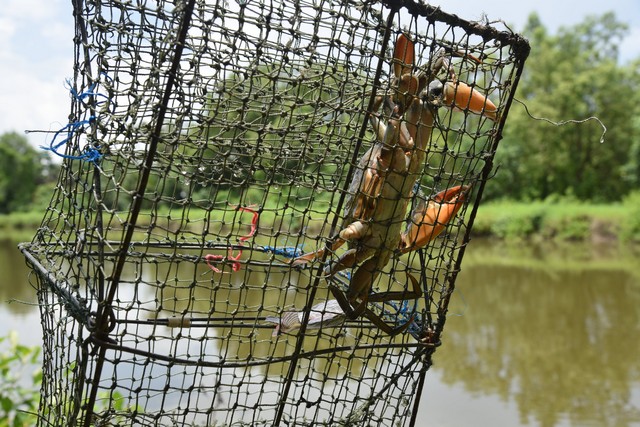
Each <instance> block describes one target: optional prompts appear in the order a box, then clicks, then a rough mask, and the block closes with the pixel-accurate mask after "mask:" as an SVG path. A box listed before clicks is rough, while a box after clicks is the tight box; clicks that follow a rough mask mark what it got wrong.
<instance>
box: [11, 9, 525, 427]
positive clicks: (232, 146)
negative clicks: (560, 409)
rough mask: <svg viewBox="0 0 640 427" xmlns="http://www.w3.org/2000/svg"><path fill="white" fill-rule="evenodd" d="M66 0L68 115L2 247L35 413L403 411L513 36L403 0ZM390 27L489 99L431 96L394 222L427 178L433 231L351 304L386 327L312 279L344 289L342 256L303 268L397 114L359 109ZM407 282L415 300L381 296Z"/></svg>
mask: <svg viewBox="0 0 640 427" xmlns="http://www.w3.org/2000/svg"><path fill="white" fill-rule="evenodd" d="M73 3H74V15H75V22H76V36H75V63H74V69H73V76H72V78H70V79H69V82H68V83H69V88H70V96H71V110H70V114H69V124H68V125H67V126H65V127H64V128H63V129H61V130H60V131H59V132H58V133H56V134H55V135H54V136H53V137H52V140H51V144H50V146H49V149H50V150H51V151H53V152H54V153H56V154H58V155H59V156H61V157H62V158H63V160H62V162H63V163H62V172H61V174H60V177H59V181H58V185H57V188H56V190H55V192H54V194H53V195H52V199H51V203H50V206H49V207H48V209H47V211H46V213H45V215H44V220H43V222H42V225H41V227H40V228H39V230H38V232H37V235H36V236H35V237H34V239H33V241H32V242H31V243H29V244H24V245H23V246H22V249H23V252H24V254H25V256H26V257H27V260H28V262H29V263H30V265H32V267H33V269H34V271H35V273H36V274H35V275H34V278H35V280H34V284H35V285H36V287H37V292H38V296H39V302H40V307H41V315H42V325H43V331H44V342H43V345H44V361H43V371H44V372H43V373H44V380H43V386H42V398H41V404H40V411H39V421H40V425H43V426H45V425H46V426H49V425H65V426H66V425H167V426H174V425H175V426H177V425H180V426H187V425H189V426H191V425H194V426H196V425H197V426H204V425H207V426H213V425H314V426H315V425H332V426H333V425H363V426H369V425H385V426H392V425H393V426H396V425H414V424H415V422H416V418H415V417H416V413H417V409H418V405H419V403H420V400H421V397H422V389H423V384H424V379H425V374H426V372H427V370H428V369H429V367H430V366H431V357H432V354H433V352H434V351H435V350H436V348H437V347H438V345H439V344H440V337H441V335H442V331H443V328H444V324H445V320H446V315H447V310H448V303H449V299H450V297H451V294H452V292H453V290H454V286H455V279H456V275H457V273H458V272H459V270H460V266H461V262H462V257H463V255H464V249H465V246H466V244H467V242H468V240H469V232H470V230H471V226H472V224H473V219H474V217H475V212H476V209H477V208H478V203H479V201H480V198H481V194H482V189H483V188H484V185H485V183H486V181H487V180H488V179H489V178H490V177H491V174H492V173H493V170H494V165H493V156H494V154H495V151H496V149H497V146H498V141H499V140H500V135H501V132H502V128H503V126H504V124H505V121H506V117H507V112H508V109H509V106H510V103H511V100H512V97H513V91H514V88H515V86H516V85H517V81H518V78H519V76H520V73H521V71H522V67H523V64H524V61H525V59H526V56H527V54H528V44H527V42H526V40H523V39H522V38H521V37H519V36H517V35H516V34H513V33H511V32H510V31H509V30H508V29H501V30H500V31H498V30H496V29H494V28H493V27H491V26H489V25H484V24H479V23H470V22H466V21H463V20H461V19H459V18H458V17H457V16H455V15H449V14H447V13H444V12H442V11H441V10H439V9H435V8H432V7H430V6H427V5H424V4H421V3H413V2H411V1H409V0H407V1H405V2H397V3H396V2H392V3H378V2H350V1H343V2H338V1H328V0H313V1H308V0H298V1H291V2H279V1H271V2H270V1H265V0H246V1H243V2H240V1H238V2H235V1H233V0H229V1H224V2H222V1H219V2H215V1H206V2H205V1H200V0H198V1H194V0H174V1H150V0H138V1H118V0H108V1H106V0H105V1H83V0H74V2H73ZM400 34H405V35H407V37H408V38H410V39H411V40H413V42H414V43H415V58H416V59H415V66H416V69H417V70H422V72H425V73H426V71H428V70H429V69H430V68H432V67H434V62H435V61H434V58H437V57H438V55H441V53H440V52H444V54H445V55H446V56H447V57H448V58H450V71H449V72H448V73H447V72H445V73H441V74H440V76H439V78H440V79H442V80H443V81H444V80H446V79H449V80H451V79H452V78H453V77H452V76H453V75H454V74H455V78H456V79H457V80H458V81H460V82H465V83H467V84H468V85H470V86H471V87H473V88H474V89H475V90H476V91H477V92H478V93H482V94H483V95H484V96H486V97H487V98H488V99H489V100H490V101H492V102H493V103H494V104H495V107H496V110H497V111H493V113H492V114H493V117H490V116H491V114H487V111H488V110H489V108H486V106H485V108H486V111H485V112H484V113H482V112H478V111H476V112H474V111H470V108H471V107H469V108H466V106H460V105H458V108H456V109H454V108H449V107H451V105H442V106H441V107H440V108H438V109H437V110H436V109H435V107H434V109H433V111H435V112H436V113H435V121H434V123H433V130H432V134H431V141H430V144H429V146H428V147H427V148H426V152H425V153H423V154H424V155H425V157H426V161H424V162H423V164H421V165H420V166H419V168H418V170H417V172H416V174H417V180H416V184H415V185H413V186H412V187H411V191H410V192H407V191H405V193H403V194H402V197H404V198H405V199H407V198H408V199H410V200H404V203H405V204H406V211H404V210H403V211H402V212H401V220H402V221H403V222H404V221H405V220H406V219H409V217H410V214H409V212H410V211H411V209H413V208H415V207H420V206H422V207H424V206H427V205H428V206H432V204H433V203H434V202H437V201H438V196H437V195H438V194H442V193H441V192H442V191H444V190H447V189H451V188H454V187H458V188H464V189H465V194H466V197H465V198H464V200H462V199H460V201H461V203H460V204H459V205H460V206H459V208H460V210H459V211H457V212H455V213H454V214H453V216H452V217H451V218H448V220H447V221H446V223H444V224H442V225H445V226H446V227H443V228H444V230H443V231H442V232H441V233H440V235H439V236H438V237H437V238H433V239H432V240H431V241H429V242H428V243H427V244H426V245H425V246H424V247H421V248H420V249H417V250H414V251H410V252H408V253H405V254H400V252H399V251H398V250H391V249H393V248H391V249H390V250H389V251H388V253H391V255H392V256H391V257H390V260H389V261H388V262H387V263H386V264H385V265H384V266H383V267H380V268H383V271H382V272H379V271H377V270H376V271H375V275H374V276H375V277H374V280H373V281H372V283H371V291H372V292H386V291H389V290H392V291H395V292H396V294H398V293H399V294H401V296H400V297H398V298H395V299H393V300H389V301H387V300H375V299H374V298H372V300H371V301H365V305H364V307H366V308H367V310H368V312H370V313H372V314H373V315H375V316H377V317H378V318H379V319H380V320H382V321H383V322H384V323H385V324H387V325H389V326H390V327H392V328H396V327H397V328H400V329H402V328H401V327H402V326H403V325H404V329H403V330H402V331H400V333H398V334H396V335H393V336H392V335H390V334H388V333H386V332H384V331H382V330H381V329H380V327H379V325H378V324H376V323H375V322H373V321H372V320H371V317H367V316H366V315H355V316H348V315H346V314H347V313H345V310H344V306H343V305H340V304H339V303H338V302H336V298H335V293H334V292H332V291H330V290H329V285H332V286H334V287H335V288H336V289H339V290H341V291H342V292H345V294H347V293H348V291H347V290H348V289H349V287H350V286H351V285H352V283H354V282H356V281H357V277H358V268H359V267H360V266H361V264H362V263H363V261H362V262H361V260H359V261H358V262H356V263H355V265H353V266H350V267H349V268H344V269H336V270H335V271H333V273H334V274H327V269H329V270H330V269H331V268H330V267H328V266H335V265H336V263H338V264H339V263H341V262H344V258H340V257H341V256H343V254H345V251H346V250H347V249H344V247H343V248H335V247H333V246H332V244H333V242H335V241H336V235H337V233H338V232H339V231H340V230H341V229H342V228H343V222H344V221H345V217H347V216H348V209H345V207H348V206H349V204H350V203H351V202H352V201H353V198H354V197H356V194H354V192H353V190H352V189H350V188H351V186H350V184H351V182H352V181H353V180H355V179H362V175H363V174H365V173H366V172H367V171H366V170H364V171H363V170H362V169H360V170H359V168H361V166H359V164H360V163H359V160H360V159H361V158H362V157H363V155H364V153H365V151H366V150H368V149H369V147H371V146H372V145H374V144H376V140H377V141H378V143H379V142H380V139H381V138H383V135H382V136H381V133H384V132H377V131H376V129H375V128H374V126H372V123H381V126H382V127H383V128H384V127H385V126H386V127H389V126H388V125H389V123H392V118H390V117H391V116H393V114H396V117H395V119H397V122H398V123H401V122H403V120H404V121H405V122H406V123H409V120H407V117H406V114H409V113H408V112H407V113H406V114H405V115H404V116H403V115H402V114H400V115H399V116H398V113H397V109H396V110H395V111H396V112H395V113H394V112H393V111H392V112H391V113H389V112H388V111H387V113H383V112H382V110H384V108H380V109H378V110H375V109H372V105H374V102H373V101H374V100H375V99H376V98H375V96H374V95H376V94H378V95H379V94H385V93H389V90H390V88H391V89H393V88H392V87H391V83H390V82H392V81H393V79H394V75H393V71H392V70H393V68H392V66H391V64H392V62H393V55H394V46H395V43H396V41H397V40H398V39H399V38H400V37H401V36H400ZM415 72H416V73H417V72H418V71H415ZM411 73H414V71H411ZM433 80H435V79H433ZM417 95H420V94H417ZM416 99H418V100H417V101H415V102H423V103H425V104H424V105H426V102H427V101H426V100H425V99H423V100H422V101H420V100H419V99H420V97H419V96H418V97H417V98H416ZM65 114H66V113H65ZM385 114H386V115H385ZM376 119H377V122H376V121H375V120H376ZM406 126H407V125H405V124H402V126H400V127H406ZM418 127H419V126H418ZM422 128H423V129H425V128H426V127H425V126H423V127H422ZM429 129H431V128H429ZM392 142H394V143H395V142H397V141H392ZM405 142H406V141H405ZM407 153H409V151H407ZM407 155H408V154H407ZM385 185H387V187H384V188H385V189H390V188H391V185H390V184H385ZM377 197H378V198H377V199H376V200H377V201H376V203H382V202H381V201H380V200H382V199H380V197H382V196H377ZM443 206H444V205H443ZM360 219H363V218H360ZM363 220H365V222H366V221H367V220H370V221H373V223H375V222H376V220H377V219H376V218H364V219H363ZM408 223H409V224H410V221H409V222H408ZM378 225H379V224H378ZM414 225H418V224H414ZM389 228H390V229H393V230H397V229H398V227H396V226H394V225H390V226H389ZM402 230H404V228H402ZM392 240H393V239H392ZM394 241H395V242H397V239H396V240H394ZM350 245H351V246H350V247H351V249H354V248H355V250H357V251H359V250H361V248H362V247H363V246H365V245H366V243H363V242H359V243H358V242H356V243H355V244H350ZM323 248H326V249H327V250H326V251H324V252H322V253H320V252H319V253H318V254H319V255H318V256H317V258H316V259H313V260H311V261H309V262H306V263H298V262H293V261H292V260H293V259H296V257H299V256H300V255H301V254H303V253H312V252H314V251H318V250H320V249H323ZM373 249H377V248H373ZM378 255H379V254H377V255H376V256H378ZM411 278H414V279H415V281H416V282H417V283H418V284H419V287H420V290H421V291H422V295H421V296H420V297H419V298H415V297H411V298H409V297H408V296H406V297H403V295H408V294H409V292H410V291H411V286H412V281H411ZM361 296H362V297H363V298H364V299H365V300H366V294H363V295H361ZM357 306H358V304H353V307H352V308H354V309H355V308H357ZM312 307H313V308H312ZM360 308H362V307H360ZM359 314H362V313H359ZM445 341H446V340H445Z"/></svg>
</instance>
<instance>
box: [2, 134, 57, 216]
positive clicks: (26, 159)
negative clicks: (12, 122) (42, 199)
mask: <svg viewBox="0 0 640 427" xmlns="http://www.w3.org/2000/svg"><path fill="white" fill-rule="evenodd" d="M55 178H56V177H55V167H54V166H53V164H52V163H51V161H50V160H49V156H48V155H47V154H46V153H44V152H40V151H37V150H36V149H35V148H33V147H31V146H30V145H29V143H28V142H27V139H26V138H25V137H24V136H21V135H19V134H17V133H15V132H9V133H5V134H3V135H0V213H8V212H13V211H20V210H27V209H28V208H29V207H30V206H31V204H32V201H33V199H34V195H35V194H36V190H37V188H38V186H40V185H42V184H44V183H45V182H47V181H49V180H52V179H55Z"/></svg>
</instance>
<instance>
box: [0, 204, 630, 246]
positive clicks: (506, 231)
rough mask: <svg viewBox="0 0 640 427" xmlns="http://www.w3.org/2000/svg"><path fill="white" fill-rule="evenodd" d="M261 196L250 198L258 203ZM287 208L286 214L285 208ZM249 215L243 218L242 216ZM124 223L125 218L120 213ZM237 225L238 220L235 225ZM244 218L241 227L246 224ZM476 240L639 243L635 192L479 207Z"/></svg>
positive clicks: (194, 217) (306, 219) (205, 222)
mask: <svg viewBox="0 0 640 427" xmlns="http://www.w3.org/2000/svg"><path fill="white" fill-rule="evenodd" d="M259 196H260V195H257V196H256V197H253V198H251V199H252V200H260V197H259ZM311 196H313V195H311V194H301V193H299V192H298V193H297V194H294V195H292V198H291V199H287V200H289V201H291V200H298V201H299V202H300V203H301V204H302V205H303V206H307V205H308V203H307V202H308V199H307V198H308V197H311ZM315 196H316V197H315V200H314V203H313V206H314V209H316V211H315V212H314V211H306V210H305V209H304V208H303V207H300V208H298V207H296V206H292V205H287V204H286V203H285V202H286V200H285V199H284V198H280V199H279V200H278V201H273V200H272V199H268V200H269V202H268V203H267V205H265V206H262V207H261V210H262V213H261V215H260V227H261V228H273V229H278V228H279V226H280V224H281V223H286V227H285V228H286V229H287V230H293V231H295V230H301V229H304V230H306V231H307V232H311V233H313V232H316V231H318V230H320V229H321V228H322V226H323V224H324V223H325V213H326V211H327V209H328V208H329V206H330V205H331V203H332V202H331V195H330V194H320V195H315ZM285 207H286V208H285ZM234 215H236V213H235V212H233V211H232V209H230V207H229V206H221V207H220V209H214V210H212V211H211V212H207V211H206V210H205V209H201V208H197V207H193V206H192V207H189V208H184V207H182V206H176V207H174V208H173V209H171V210H170V209H169V208H161V209H160V210H159V211H158V212H156V213H152V212H149V211H143V212H141V214H140V216H139V218H138V223H137V225H138V226H139V227H146V226H148V225H149V224H151V223H152V222H154V223H155V224H156V225H157V226H160V227H164V228H166V229H170V230H177V229H180V228H181V229H185V228H187V229H188V230H190V231H191V232H193V233H199V232H201V230H203V229H204V228H205V227H206V228H207V229H208V233H209V234H211V233H213V234H216V233H222V232H224V229H225V227H228V225H229V224H230V223H232V222H234ZM245 215H248V214H245ZM43 216H44V211H43V210H42V211H34V212H15V213H11V214H6V215H0V234H1V235H2V236H4V238H5V239H11V240H15V241H18V240H20V241H23V240H30V239H31V237H32V236H33V235H34V233H35V231H36V229H37V228H38V226H39V225H40V223H41V221H42V218H43ZM119 216H120V217H121V218H122V220H123V221H124V220H126V217H127V214H126V212H120V213H119ZM236 221H237V219H236ZM249 221H250V218H248V217H246V216H244V217H243V220H242V222H243V223H245V224H248V223H249ZM473 236H475V237H497V238H500V239H505V240H519V239H533V240H541V241H587V242H588V241H592V242H600V241H620V242H624V243H627V242H636V243H640V192H634V193H631V195H630V196H628V197H627V198H626V199H625V200H624V201H623V202H620V203H611V204H590V203H584V202H579V201H575V200H559V199H552V200H548V201H536V202H530V203H523V202H509V201H500V202H490V203H483V204H481V206H480V208H479V210H478V214H477V216H476V218H475V222H474V226H473Z"/></svg>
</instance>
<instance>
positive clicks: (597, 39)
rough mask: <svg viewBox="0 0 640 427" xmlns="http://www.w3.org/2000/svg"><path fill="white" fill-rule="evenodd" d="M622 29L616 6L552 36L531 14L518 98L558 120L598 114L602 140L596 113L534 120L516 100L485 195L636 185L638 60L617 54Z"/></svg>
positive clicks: (621, 191)
mask: <svg viewBox="0 0 640 427" xmlns="http://www.w3.org/2000/svg"><path fill="white" fill-rule="evenodd" d="M626 34H627V27H626V25H625V24H623V23H620V22H619V21H617V20H616V17H615V15H614V14H613V13H606V14H604V15H602V16H599V17H588V18H587V19H586V20H585V21H584V22H582V23H580V24H578V25H576V26H574V27H568V28H561V29H560V30H559V31H558V33H557V34H555V35H552V34H549V32H548V31H547V29H546V28H545V27H544V26H543V24H542V23H541V22H540V19H539V18H538V16H537V15H536V14H532V15H531V16H530V17H529V21H528V24H527V26H526V28H525V29H524V35H525V36H526V37H528V38H529V40H530V43H531V48H532V49H531V55H530V57H529V59H528V60H527V64H526V66H525V71H524V73H523V77H522V79H521V81H520V84H519V86H518V91H517V93H516V98H517V99H518V100H520V101H522V102H523V103H524V104H526V105H527V107H528V109H529V111H530V112H531V114H532V115H534V116H536V117H544V118H548V119H550V120H553V121H555V122H563V121H567V120H578V119H584V118H588V117H592V116H596V117H598V118H599V119H600V120H601V121H602V122H603V123H604V124H605V126H606V127H607V132H606V135H605V138H604V142H603V143H600V139H601V136H602V132H603V129H602V128H601V126H600V124H599V123H598V122H597V121H596V120H590V121H587V122H584V123H580V124H578V123H569V124H566V125H563V126H554V125H552V124H549V123H548V122H544V121H534V120H533V119H532V118H531V117H530V116H529V115H528V114H527V112H526V110H525V108H523V107H522V105H520V104H518V103H515V104H514V106H513V108H512V109H511V112H510V113H509V120H508V122H507V126H506V128H505V133H504V136H505V138H504V140H503V141H502V143H501V146H500V149H499V150H498V153H497V155H496V160H497V162H498V163H499V164H500V170H499V172H498V174H497V177H496V180H495V181H496V182H493V183H492V185H490V186H488V191H489V194H488V196H489V197H493V198H498V197H507V198H513V199H518V200H535V199H545V198H548V197H549V196H552V195H560V196H565V195H569V196H571V197H576V198H578V199H581V200H590V201H611V200H620V199H621V198H622V197H624V196H625V195H626V194H628V193H629V192H630V191H631V190H632V189H633V188H634V187H635V188H638V185H639V184H640V179H639V177H640V176H639V174H638V170H639V168H638V165H639V161H640V159H638V152H640V148H639V147H638V142H637V140H638V138H639V137H640V133H639V131H640V129H639V127H638V121H637V119H636V117H637V115H638V113H639V112H640V109H639V108H638V103H637V96H638V94H639V93H640V91H639V86H640V72H639V68H638V63H637V62H636V63H631V64H627V65H621V64H620V63H619V61H618V46H619V44H620V42H621V41H622V40H623V38H624V37H625V35H626ZM634 153H635V154H634Z"/></svg>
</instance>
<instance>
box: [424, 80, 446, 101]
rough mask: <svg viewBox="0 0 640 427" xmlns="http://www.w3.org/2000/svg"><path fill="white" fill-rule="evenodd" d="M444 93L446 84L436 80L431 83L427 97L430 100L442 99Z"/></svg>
mask: <svg viewBox="0 0 640 427" xmlns="http://www.w3.org/2000/svg"><path fill="white" fill-rule="evenodd" d="M443 93H444V84H443V83H442V82H441V81H440V80H434V81H432V82H431V83H429V88H428V89H427V96H428V98H429V99H434V98H439V97H442V95H443Z"/></svg>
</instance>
